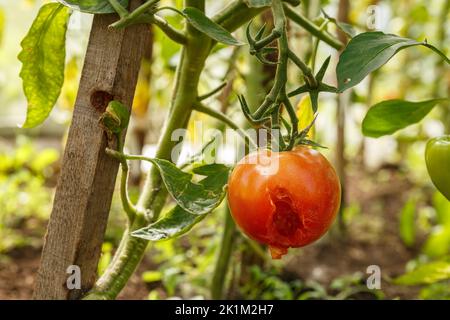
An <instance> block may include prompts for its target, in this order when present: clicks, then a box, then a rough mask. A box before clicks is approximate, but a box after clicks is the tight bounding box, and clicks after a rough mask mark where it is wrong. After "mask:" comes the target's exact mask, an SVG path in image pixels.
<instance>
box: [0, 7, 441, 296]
mask: <svg viewBox="0 0 450 320" xmlns="http://www.w3.org/2000/svg"><path fill="white" fill-rule="evenodd" d="M44 2H45V1H41V0H35V1H34V0H15V1H11V0H0V299H11V298H19V299H24V298H30V297H31V294H32V289H33V282H34V276H35V274H36V271H37V267H38V265H39V255H40V250H41V248H42V242H43V236H44V234H45V228H46V223H47V220H48V217H49V214H50V212H51V207H52V198H53V194H54V189H55V185H56V181H57V178H58V174H59V171H60V157H61V154H62V150H63V148H64V144H65V139H66V133H67V129H68V126H69V124H70V120H71V115H72V109H73V105H74V102H75V98H76V94H77V87H78V81H79V78H80V72H81V69H82V65H83V56H84V52H85V49H86V46H87V42H88V37H89V30H90V25H91V21H92V17H91V16H89V15H85V14H80V13H74V14H73V16H72V18H71V22H70V26H69V31H68V34H67V37H68V40H67V64H66V74H65V84H64V87H63V90H62V94H61V97H60V99H59V101H58V103H57V106H56V107H55V108H54V110H53V111H52V113H51V115H50V117H49V119H48V120H47V121H46V122H45V123H44V124H43V125H41V126H39V127H37V128H35V129H32V130H24V129H21V128H20V126H21V125H22V124H23V122H24V120H25V116H26V108H27V103H26V100H25V97H24V94H23V92H22V82H21V79H20V77H19V72H20V68H21V65H20V62H19V61H18V59H17V55H18V53H19V52H20V40H21V39H22V38H23V37H24V36H25V34H26V33H27V30H28V28H29V27H30V25H31V23H32V21H33V19H34V17H35V15H36V13H37V11H38V9H39V7H40V5H42V3H44ZM163 2H167V3H171V1H163ZM177 2H180V1H177ZM226 2H227V1H222V0H214V1H213V0H210V1H207V3H208V13H214V12H215V11H216V10H217V9H219V8H220V7H222V6H223V5H224V3H226ZM448 2H449V1H448V0H433V1H424V0H423V1H412V0H399V1H375V0H372V1H351V7H350V9H349V12H348V16H349V22H350V23H351V24H353V25H355V27H356V29H357V30H359V31H360V32H362V31H367V30H369V29H376V30H381V31H384V32H386V33H395V34H398V35H401V36H405V37H408V38H412V39H415V40H419V41H422V40H424V39H427V41H428V42H429V43H432V44H434V45H436V46H437V47H439V48H441V49H442V50H443V51H444V52H445V53H446V54H447V55H449V45H450V35H449V33H450V27H449V18H450V13H449V12H448V8H449V5H448ZM338 6H339V1H334V0H333V1H317V0H309V1H303V3H302V5H301V8H302V10H303V12H304V13H305V15H307V16H308V17H309V18H310V19H311V20H314V21H317V23H318V24H320V22H321V19H323V16H322V15H321V13H320V10H319V9H320V7H322V8H323V9H324V10H325V12H326V13H327V14H328V15H330V16H333V17H336V16H337V12H338ZM444 8H447V12H445V11H444V12H443V10H444ZM165 14H167V16H166V18H167V20H169V21H170V22H171V23H173V24H174V25H175V26H177V27H181V25H180V19H179V18H178V17H176V16H171V13H170V12H167V13H165ZM177 24H178V25H177ZM329 31H330V32H331V33H336V30H335V29H334V28H333V26H332V25H331V24H330V27H329ZM290 35H291V40H292V44H293V48H294V50H296V52H297V53H298V54H300V55H303V56H305V57H308V54H310V53H311V50H312V48H313V45H314V43H313V40H312V38H311V36H310V35H309V34H307V33H306V32H305V31H304V30H302V29H300V28H299V27H297V26H294V25H291V26H290ZM236 36H237V37H238V38H240V39H244V35H243V30H239V31H238V32H236ZM154 37H155V42H154V46H153V57H152V58H151V59H149V60H147V61H145V62H144V63H143V66H142V72H141V75H140V81H139V83H138V88H137V91H136V98H135V102H134V106H133V110H134V114H133V119H132V123H131V128H130V130H129V134H128V137H127V144H126V148H127V149H128V150H129V151H130V152H132V153H145V154H146V155H149V156H151V155H152V154H153V153H154V150H155V144H156V142H157V139H158V136H159V131H160V128H161V126H162V121H163V120H164V115H165V113H166V112H167V110H168V106H169V101H170V93H171V90H170V89H171V87H172V83H173V79H174V72H175V68H176V65H177V63H178V59H179V49H180V47H179V46H178V45H176V44H174V43H172V42H170V40H168V39H167V38H166V37H164V36H163V35H162V34H161V33H160V32H159V30H154ZM318 50H319V51H318V56H317V62H316V70H317V68H318V67H320V65H321V63H322V61H323V60H324V59H325V58H326V57H327V56H329V55H331V56H332V62H331V65H332V67H331V68H329V70H328V72H327V75H326V78H325V80H326V82H327V83H331V84H335V83H336V80H335V73H334V72H333V70H334V68H335V65H336V63H337V61H338V54H337V52H336V51H335V50H334V49H332V48H330V47H328V46H327V45H326V44H323V43H320V45H319V49H318ZM230 61H233V63H235V65H236V66H237V68H236V70H235V71H232V72H229V69H230V65H231V62H230ZM257 79H259V81H260V82H261V81H262V82H268V81H270V70H269V72H267V70H263V68H262V67H261V66H260V65H258V63H256V62H255V60H254V58H252V57H251V56H249V55H248V53H247V52H246V50H245V47H244V48H243V49H241V50H239V51H236V52H235V51H234V49H230V48H225V49H222V50H218V51H217V52H216V53H215V54H214V55H212V56H211V57H210V58H209V59H208V61H207V66H206V71H205V72H204V74H203V77H202V81H201V85H200V89H199V90H200V92H201V93H205V92H208V91H209V90H211V89H214V88H215V87H216V86H218V85H219V84H220V83H222V82H223V80H228V81H229V82H231V83H232V85H231V87H230V90H231V93H230V94H228V95H227V96H223V95H220V96H219V97H218V98H217V99H214V98H213V99H209V100H207V103H208V104H210V105H211V106H212V107H215V108H220V109H222V110H225V111H226V112H227V113H228V114H230V115H231V116H232V117H233V118H235V119H236V121H238V122H240V123H241V124H242V125H245V119H244V118H243V117H242V115H241V113H240V109H239V107H238V103H237V101H236V100H237V99H236V94H238V93H242V94H245V93H246V92H247V90H252V89H253V87H254V83H255V81H258V80H257ZM261 79H262V80H261ZM299 80H300V74H298V72H297V71H296V70H292V73H291V74H290V83H291V85H292V87H295V85H296V84H298V83H299ZM449 92H450V69H449V67H448V66H445V65H444V64H442V63H441V62H440V60H439V57H438V56H437V55H434V54H431V53H430V52H429V51H428V50H427V49H424V48H414V49H411V50H404V51H402V52H401V53H399V54H398V55H397V56H396V57H395V58H394V59H392V60H391V61H390V62H389V63H388V64H387V65H386V66H384V67H383V68H382V69H380V70H379V71H377V72H376V73H374V74H373V75H371V76H370V77H368V78H367V79H366V80H364V81H363V82H362V83H361V84H359V85H358V86H357V87H355V88H354V89H353V90H351V91H350V92H348V93H346V94H343V95H342V96H341V97H340V99H341V100H340V102H338V99H337V98H336V96H335V95H332V94H324V95H321V99H320V107H319V111H320V115H319V118H318V120H317V123H316V128H315V133H316V139H317V141H318V142H319V143H320V144H322V145H324V146H326V147H327V148H328V149H324V150H323V153H324V154H325V155H326V156H327V157H328V158H329V159H330V160H331V161H332V162H333V163H335V164H337V165H338V166H341V167H342V168H343V170H344V174H345V177H346V179H345V189H346V197H345V201H344V205H345V207H344V211H343V216H342V218H341V219H340V221H337V222H336V224H335V227H334V228H333V230H331V232H330V233H329V234H328V235H327V236H326V237H324V238H323V239H322V240H321V241H319V242H318V243H316V244H314V245H312V246H310V247H307V248H304V249H299V250H291V251H290V253H289V254H288V255H287V256H286V257H285V258H284V259H283V260H282V261H280V262H278V261H277V262H273V261H271V260H270V259H268V256H269V255H268V254H267V252H264V251H263V250H264V249H261V248H259V247H257V246H255V244H254V243H252V242H251V241H249V240H248V239H246V238H244V236H241V235H239V234H236V237H238V240H237V245H236V247H235V250H234V252H233V259H234V260H233V261H234V263H232V264H231V267H230V270H229V272H228V279H229V283H230V285H229V287H228V288H227V297H228V298H243V299H330V298H337V299H378V298H387V299H393V298H402V299H411V298H425V299H432V298H437V299H450V283H449V282H448V281H441V282H435V283H432V284H429V285H424V286H405V285H397V284H393V283H392V282H391V281H390V279H393V278H395V277H397V276H400V275H402V274H404V273H405V272H407V271H408V270H411V269H413V268H414V267H415V266H417V265H420V264H423V263H426V262H428V261H431V260H436V261H446V259H448V257H449V256H448V255H449V253H450V204H449V202H448V201H447V200H445V198H443V196H442V195H440V194H439V193H438V192H436V190H435V188H434V187H433V185H432V184H431V181H430V180H429V177H428V175H427V171H426V167H425V163H424V147H425V143H426V141H427V140H428V139H429V138H430V137H434V136H437V135H440V134H444V133H447V134H448V133H449V130H448V129H449V127H450V117H449V113H450V112H449V110H448V107H449V106H448V105H447V106H442V107H439V108H435V109H434V110H433V111H432V112H431V113H430V114H429V115H428V116H427V117H426V118H425V120H424V121H422V122H421V123H420V124H418V125H414V126H411V127H408V128H407V129H404V130H401V131H400V132H398V133H397V134H395V135H394V136H388V137H383V138H379V139H369V138H364V137H363V135H362V133H361V121H362V119H363V117H364V115H365V114H366V112H367V110H368V108H369V107H370V106H371V105H374V104H375V103H377V102H379V101H382V100H386V99H395V98H399V99H407V100H412V101H417V100H426V99H429V98H432V97H436V96H440V97H448V96H449ZM260 96H264V91H260ZM297 102H298V101H296V103H297ZM338 103H341V104H342V105H341V110H344V112H343V113H341V121H342V123H344V125H345V131H344V132H345V139H344V149H343V150H344V151H345V152H344V155H343V156H342V155H340V154H339V152H337V150H338V145H339V144H340V143H341V142H342V141H338V137H339V134H338V132H339V130H338V126H337V118H338V116H337V111H336V110H337V104H338ZM444 119H447V120H444ZM195 121H201V123H202V124H203V125H204V127H205V129H207V128H216V127H217V126H218V124H217V123H216V122H215V121H214V120H210V119H209V118H206V116H204V115H201V114H194V118H193V119H192V124H191V125H190V127H189V129H190V132H191V136H192V138H193V139H194V140H195V139H200V138H201V137H198V134H196V131H195V125H194V124H195ZM341 132H342V131H341ZM196 135H197V136H196ZM191 142H192V143H191V144H187V145H186V148H188V150H187V151H186V152H189V151H190V150H193V149H194V148H195V146H196V141H191ZM189 148H191V149H189ZM225 150H228V149H225ZM230 152H231V151H230V150H228V151H227V152H223V154H224V158H225V159H226V160H230V159H232V158H233V155H232V154H230ZM132 169H133V173H132V181H131V183H132V185H133V186H132V191H133V195H134V196H135V197H137V193H138V190H139V185H140V184H141V183H142V180H143V175H145V172H146V171H147V167H146V166H145V165H139V164H135V165H134V167H132ZM119 202H120V201H119V200H118V199H117V198H116V197H115V199H114V201H113V205H112V209H111V219H110V223H109V226H108V230H107V234H106V238H105V243H104V245H103V249H102V251H103V254H102V258H101V261H100V265H99V271H98V272H99V274H101V273H102V272H103V270H104V269H105V267H106V265H107V264H108V262H109V260H110V259H111V255H112V253H113V252H114V250H115V248H116V246H117V243H118V240H119V239H120V236H121V233H122V231H123V226H124V223H125V215H124V214H123V212H122V210H121V206H120V203H119ZM222 216H223V208H222V207H221V208H219V209H217V210H216V212H214V213H213V214H211V215H210V216H209V217H208V218H207V219H206V220H205V221H204V222H203V223H201V224H199V225H197V226H196V227H195V228H194V229H193V231H192V232H190V233H189V234H187V235H185V236H183V237H182V238H180V239H178V240H170V241H166V242H159V243H155V244H152V245H151V246H150V247H149V250H148V254H147V255H146V257H145V259H144V261H143V263H142V264H141V266H140V268H139V270H138V272H137V274H136V275H135V276H133V278H132V280H131V282H130V283H129V285H128V286H127V287H126V289H125V290H124V292H123V293H122V294H121V295H120V296H119V298H123V299H147V298H161V299H165V298H175V297H181V298H199V299H204V298H210V293H209V282H210V276H211V273H212V268H213V266H214V261H215V258H216V249H217V247H218V244H219V241H220V234H221V233H220V231H221V228H222V220H223V218H222ZM261 250H262V251H261ZM370 265H377V266H379V267H380V268H381V272H382V279H383V281H382V287H381V290H368V289H367V287H366V284H365V281H366V278H367V276H368V275H367V274H366V270H367V267H368V266H370Z"/></svg>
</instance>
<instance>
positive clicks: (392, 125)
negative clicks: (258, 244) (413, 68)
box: [362, 99, 448, 138]
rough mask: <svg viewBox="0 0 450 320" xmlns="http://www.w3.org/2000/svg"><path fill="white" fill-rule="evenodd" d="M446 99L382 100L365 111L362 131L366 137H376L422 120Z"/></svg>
mask: <svg viewBox="0 0 450 320" xmlns="http://www.w3.org/2000/svg"><path fill="white" fill-rule="evenodd" d="M446 100H448V99H432V100H426V101H420V102H411V101H405V100H387V101H382V102H380V103H378V104H376V105H374V106H373V107H372V108H370V109H369V112H367V114H366V116H365V118H364V120H363V123H362V132H363V134H364V135H365V136H367V137H372V138H378V137H381V136H385V135H389V134H393V133H394V132H396V131H397V130H400V129H403V128H405V127H407V126H409V125H412V124H414V123H417V122H419V121H420V120H422V119H423V118H424V117H425V116H426V115H427V114H428V113H429V112H430V111H431V110H432V109H433V108H434V106H435V105H437V104H438V103H440V102H443V101H446Z"/></svg>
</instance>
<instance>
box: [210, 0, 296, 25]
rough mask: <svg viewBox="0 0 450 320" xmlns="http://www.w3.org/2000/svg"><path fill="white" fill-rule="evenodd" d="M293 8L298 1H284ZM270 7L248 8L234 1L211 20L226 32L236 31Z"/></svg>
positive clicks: (243, 3) (239, 1)
mask: <svg viewBox="0 0 450 320" xmlns="http://www.w3.org/2000/svg"><path fill="white" fill-rule="evenodd" d="M285 2H286V3H289V4H291V5H293V6H298V5H299V4H300V1H298V0H285ZM269 8H270V7H260V8H249V7H248V6H247V5H246V4H245V2H244V0H235V1H232V2H230V4H228V5H227V6H226V7H225V8H223V9H222V10H221V11H220V12H218V13H217V14H216V15H215V16H214V17H213V18H212V20H213V21H214V22H216V23H218V24H220V25H222V27H224V28H225V29H227V30H228V31H231V30H236V29H237V28H239V27H240V26H242V25H243V24H244V23H246V22H248V21H250V20H251V19H252V18H253V17H255V16H256V15H258V14H260V13H261V12H264V11H266V10H268V9H269Z"/></svg>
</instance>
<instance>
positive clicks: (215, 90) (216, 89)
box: [198, 82, 227, 101]
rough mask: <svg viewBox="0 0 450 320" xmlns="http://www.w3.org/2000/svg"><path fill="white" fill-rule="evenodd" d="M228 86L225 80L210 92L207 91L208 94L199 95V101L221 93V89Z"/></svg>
mask: <svg viewBox="0 0 450 320" xmlns="http://www.w3.org/2000/svg"><path fill="white" fill-rule="evenodd" d="M226 86H227V83H226V82H224V83H222V84H221V85H220V86H218V87H217V88H215V89H213V90H211V91H210V92H208V93H206V94H203V95H201V96H199V97H198V100H199V101H203V100H206V99H208V98H211V97H212V96H214V95H215V94H217V93H219V92H220V90H222V89H223V88H225V87H226Z"/></svg>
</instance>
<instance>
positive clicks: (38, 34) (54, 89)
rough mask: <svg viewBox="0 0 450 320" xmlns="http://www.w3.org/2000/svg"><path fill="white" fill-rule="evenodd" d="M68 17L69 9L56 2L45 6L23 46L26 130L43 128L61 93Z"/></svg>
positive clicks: (20, 55) (21, 57)
mask: <svg viewBox="0 0 450 320" xmlns="http://www.w3.org/2000/svg"><path fill="white" fill-rule="evenodd" d="M69 16H70V9H69V8H67V7H65V6H63V5H61V4H59V3H55V2H52V3H48V4H45V5H44V6H42V8H41V9H40V10H39V13H38V15H37V17H36V19H35V20H34V22H33V24H32V26H31V28H30V30H29V31H28V34H27V35H26V36H25V38H24V39H23V41H22V43H21V45H22V51H21V52H20V54H19V60H20V61H21V62H22V70H21V72H20V77H21V78H22V80H23V90H24V92H25V96H26V97H27V100H28V111H27V119H26V121H25V123H24V125H23V127H24V128H31V127H35V126H37V125H39V124H41V123H42V122H43V121H44V120H45V119H46V118H47V117H48V115H49V114H50V111H51V110H52V108H53V106H54V105H55V103H56V100H57V99H58V97H59V94H60V93H61V88H62V85H63V83H64V65H65V57H66V49H65V43H66V31H67V24H68V21H69Z"/></svg>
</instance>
